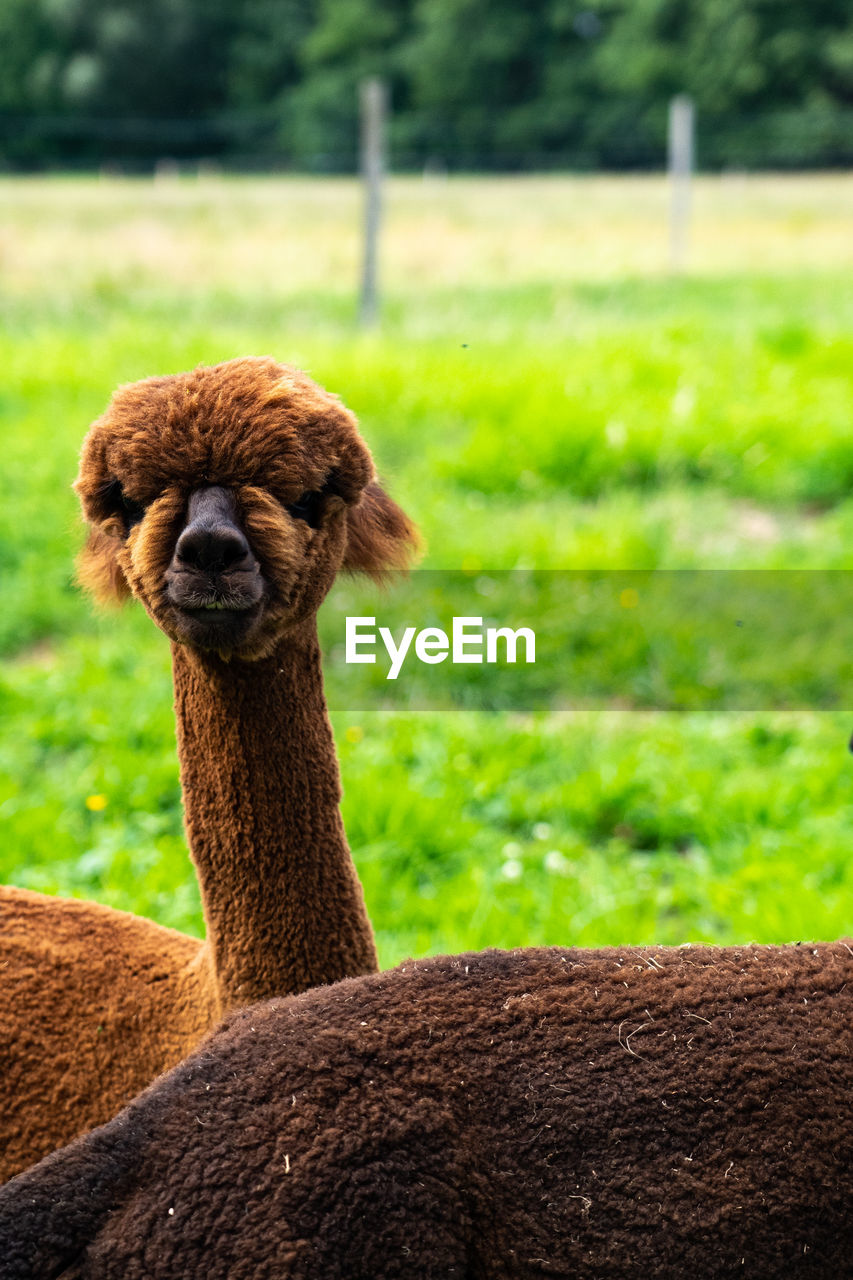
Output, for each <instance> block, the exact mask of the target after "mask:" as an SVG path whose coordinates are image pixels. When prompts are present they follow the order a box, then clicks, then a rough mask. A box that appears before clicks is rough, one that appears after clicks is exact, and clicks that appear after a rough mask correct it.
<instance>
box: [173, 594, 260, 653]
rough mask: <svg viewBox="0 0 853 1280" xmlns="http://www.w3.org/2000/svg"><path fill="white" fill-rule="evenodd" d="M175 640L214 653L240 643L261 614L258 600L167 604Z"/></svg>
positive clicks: (232, 647) (252, 630) (193, 601)
mask: <svg viewBox="0 0 853 1280" xmlns="http://www.w3.org/2000/svg"><path fill="white" fill-rule="evenodd" d="M170 603H171V606H172V618H173V624H172V627H173V630H174V631H175V632H177V635H176V639H179V640H181V641H182V642H183V643H186V644H190V645H192V646H194V647H196V648H199V649H213V650H216V651H218V652H220V653H221V652H224V651H226V650H232V649H236V648H238V647H239V646H240V645H242V644H244V643H245V642H246V640H247V639H248V637H249V636H250V635H251V634H252V633H253V632H254V630H255V627H256V626H257V624H258V622H259V620H260V616H261V614H262V613H263V603H262V601H260V600H240V599H237V600H234V599H231V600H228V599H225V600H223V599H210V600H197V599H192V598H191V600H190V601H188V602H187V603H183V602H179V601H177V600H174V599H173V600H171V601H170Z"/></svg>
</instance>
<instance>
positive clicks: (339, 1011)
mask: <svg viewBox="0 0 853 1280" xmlns="http://www.w3.org/2000/svg"><path fill="white" fill-rule="evenodd" d="M851 1005H853V952H852V951H851V949H850V947H849V946H848V945H847V944H846V943H835V944H821V945H817V946H815V945H808V946H787V947H759V946H746V947H729V948H713V947H699V946H695V947H693V946H691V947H681V948H660V949H655V948H648V947H644V948H624V949H623V948H619V949H612V950H611V949H607V950H601V951H583V950H562V949H557V948H553V949H545V950H530V951H516V952H485V953H483V954H481V955H463V956H454V957H442V958H439V959H434V960H423V961H418V962H415V963H408V964H405V965H403V966H401V967H400V968H398V969H396V970H393V971H392V972H390V973H383V974H376V975H371V976H368V977H362V978H355V979H350V980H347V981H344V982H340V983H337V984H336V985H334V986H331V987H326V988H322V989H320V990H315V991H311V992H308V993H306V994H303V995H300V996H296V997H291V998H289V999H285V1000H275V1001H270V1002H268V1003H266V1004H262V1005H258V1006H256V1007H254V1008H249V1009H245V1010H242V1011H240V1012H239V1013H237V1014H236V1015H234V1016H232V1017H231V1018H229V1019H228V1020H227V1021H226V1022H225V1023H224V1024H223V1026H222V1027H220V1028H219V1029H217V1030H216V1031H215V1032H214V1033H213V1035H212V1036H211V1037H210V1038H209V1039H208V1040H207V1041H206V1042H205V1044H204V1045H203V1046H202V1047H201V1048H200V1049H199V1050H198V1051H197V1052H196V1053H194V1054H193V1056H192V1057H191V1058H189V1059H188V1060H187V1061H186V1062H184V1063H182V1064H181V1065H180V1066H179V1067H177V1068H176V1069H175V1070H174V1071H172V1072H171V1073H170V1074H169V1075H167V1076H164V1077H163V1078H162V1079H161V1080H158V1081H157V1082H156V1083H155V1084H154V1085H153V1086H152V1087H151V1088H150V1089H148V1091H147V1092H146V1093H144V1094H143V1095H142V1096H141V1097H140V1098H138V1099H137V1100H136V1101H134V1102H133V1103H132V1105H131V1106H130V1107H128V1108H127V1109H126V1110H125V1111H124V1112H123V1113H122V1114H121V1115H119V1116H118V1117H116V1118H115V1119H114V1120H112V1121H111V1122H110V1123H109V1124H107V1125H105V1126H104V1127H103V1128H102V1129H99V1130H96V1131H95V1132H94V1133H92V1134H89V1135H86V1136H85V1137H84V1138H82V1139H80V1140H78V1141H77V1142H75V1143H74V1144H73V1145H72V1146H69V1147H68V1148H66V1149H65V1150H64V1151H61V1152H58V1153H55V1154H53V1155H51V1156H49V1157H48V1158H47V1159H46V1160H44V1161H43V1162H42V1163H41V1164H40V1165H38V1166H37V1167H36V1168H34V1169H32V1170H30V1171H29V1172H27V1173H25V1174H22V1175H21V1176H20V1177H19V1178H17V1179H15V1180H14V1181H13V1182H12V1183H10V1184H9V1185H8V1186H7V1187H6V1188H4V1189H3V1190H0V1259H2V1261H1V1262H0V1274H2V1276H3V1280H50V1278H51V1277H57V1276H59V1275H62V1276H63V1277H65V1278H66V1280H70V1278H71V1277H74V1278H75V1280H404V1278H405V1280H450V1278H452V1277H460V1280H461V1278H464V1280H510V1277H511V1278H512V1280H544V1277H546V1276H547V1277H559V1278H560V1280H602V1278H604V1277H606V1278H607V1280H685V1278H686V1277H689V1278H690V1280H720V1277H723V1276H728V1275H738V1276H744V1277H746V1276H748V1277H751V1278H754V1280H759V1278H760V1280H794V1278H795V1277H808V1278H809V1280H849V1278H850V1277H851V1276H853V1116H852V1115H851V1105H850V1099H851V1089H853V1031H852V1030H851V1013H852V1012H853V1008H851Z"/></svg>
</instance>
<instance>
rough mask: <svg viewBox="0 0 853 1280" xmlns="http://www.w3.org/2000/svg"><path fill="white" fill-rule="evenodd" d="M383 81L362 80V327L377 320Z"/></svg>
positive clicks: (383, 111)
mask: <svg viewBox="0 0 853 1280" xmlns="http://www.w3.org/2000/svg"><path fill="white" fill-rule="evenodd" d="M387 97H388V94H387V89H386V86H385V82H384V81H383V80H379V79H378V78H376V77H373V78H371V79H370V80H364V81H362V83H361V85H360V90H359V98H360V106H361V173H362V177H363V179H364V257H363V260H362V273H361V306H360V310H359V317H360V321H361V325H362V327H363V328H365V329H368V328H372V327H373V326H374V325H376V324H377V323H378V321H379V226H380V222H381V218H382V179H383V176H384V173H385V115H386V104H387Z"/></svg>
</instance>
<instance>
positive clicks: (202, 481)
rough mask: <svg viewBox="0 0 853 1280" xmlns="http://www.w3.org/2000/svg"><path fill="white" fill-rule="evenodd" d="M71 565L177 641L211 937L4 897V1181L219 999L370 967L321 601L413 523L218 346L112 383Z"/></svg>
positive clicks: (330, 419) (92, 907)
mask: <svg viewBox="0 0 853 1280" xmlns="http://www.w3.org/2000/svg"><path fill="white" fill-rule="evenodd" d="M75 487H76V489H77V492H78V494H79V496H80V499H81V502H82V506H83V512H84V515H85V518H86V520H87V521H88V522H89V525H90V533H89V538H88V543H87V546H86V548H85V549H84V552H83V554H82V559H81V562H80V578H81V581H82V582H83V584H84V585H85V586H87V587H89V588H90V589H91V590H92V591H93V592H94V593H95V595H96V596H98V597H100V598H101V599H106V598H120V597H123V596H126V595H128V594H130V593H132V594H133V595H135V596H136V597H137V598H138V599H139V600H141V601H142V603H143V605H144V606H145V608H146V609H147V610H148V612H149V614H150V615H151V617H152V618H153V620H154V621H155V623H157V625H158V626H159V627H161V628H162V630H163V631H164V632H165V633H166V635H167V636H168V637H169V639H170V640H171V644H172V659H173V672H174V685H175V708H176V715H177V729H178V753H179V757H180V766H181V782H182V788H183V795H184V807H185V818H186V830H187V836H188V841H189V846H190V851H191V854H192V857H193V860H194V863H195V866H196V869H197V872H198V876H199V880H200V884H201V890H202V899H203V906H204V916H205V923H206V938H207V940H206V942H205V943H204V944H202V943H200V942H199V941H198V940H196V939H194V938H189V937H185V936H184V935H182V934H179V933H177V932H175V931H172V930H167V929H163V928H160V927H158V926H157V925H155V924H153V923H151V922H150V921H148V920H144V919H141V918H139V917H135V916H132V915H128V914H126V913H123V912H119V911H113V910H110V909H109V908H106V907H103V906H99V905H96V904H94V903H89V902H80V901H63V900H61V899H57V898H51V897H45V896H43V895H40V894H36V893H30V892H26V891H23V890H18V889H12V888H9V889H5V890H4V891H3V892H2V895H0V922H1V923H0V982H1V983H2V989H3V999H2V1002H0V1152H2V1154H0V1181H2V1180H5V1178H8V1177H11V1176H12V1174H13V1173H15V1172H17V1171H18V1170H19V1169H22V1168H25V1167H26V1166H27V1165H29V1164H32V1163H33V1162H34V1161H35V1160H37V1159H39V1158H41V1156H42V1155H44V1154H45V1153H47V1152H48V1151H51V1150H54V1149H55V1148H56V1147H58V1146H61V1145H64V1143H66V1142H68V1141H70V1139H71V1138H72V1137H74V1136H75V1135H76V1134H78V1133H80V1132H82V1131H83V1130H85V1129H88V1128H91V1127H92V1126H93V1125H96V1124H100V1123H102V1122H103V1121H105V1120H107V1119H108V1118H109V1117H110V1116H112V1115H114V1114H115V1113H116V1111H117V1110H118V1109H119V1108H120V1107H121V1106H123V1105H124V1104H125V1102H127V1101H128V1100H129V1099H130V1098H132V1097H133V1096H134V1094H136V1093H138V1092H139V1091H140V1089H142V1088H144V1086H145V1085H146V1084H148V1083H149V1082H150V1081H151V1080H153V1079H154V1077H155V1076H157V1075H159V1074H160V1073H161V1072H162V1071H165V1070H166V1069H167V1068H169V1067H171V1066H173V1065H174V1064H175V1063H177V1062H179V1061H180V1060H181V1059H182V1058H183V1057H185V1056H186V1054H187V1053H189V1051H190V1050H191V1049H192V1048H193V1047H194V1046H195V1045H196V1044H197V1043H198V1041H199V1040H200V1039H201V1038H202V1036H203V1035H204V1033H205V1032H206V1031H207V1030H209V1028H210V1027H212V1026H213V1025H214V1024H215V1023H216V1022H217V1021H218V1019H219V1018H220V1017H221V1016H222V1014H224V1013H226V1012H227V1011H228V1010H230V1009H233V1008H236V1007H238V1006H241V1005H245V1004H249V1003H251V1002H254V1001H257V1000H260V999H263V998H267V997H269V996H273V995H284V994H289V993H291V992H299V991H303V990H305V989H307V988H309V987H312V986H316V985H318V984H321V983H328V982H333V981H335V980H337V979H339V978H343V977H347V976H352V975H356V974H361V973H368V972H372V971H374V970H375V969H376V952H375V948H374V943H373V936H372V932H371V929H370V924H369V921H368V919H367V915H366V912H365V908H364V901H363V896H362V892H361V885H360V883H359V881H358V877H357V875H356V871H355V867H354V866H353V863H352V859H351V857H350V852H349V848H348V846H347V842H346V836H345V833H344V830H343V825H342V822H341V817H340V812H339V800H340V781H339V773H338V765H337V759H336V756H335V748H334V741H333V738H332V732H331V727H330V725H329V721H328V717H327V714H326V707H325V701H324V696H323V682H322V674H321V668H320V649H319V644H318V640H317V629H316V612H317V609H318V607H319V605H320V604H321V602H322V600H323V598H324V596H325V594H326V592H327V591H328V589H329V587H330V586H331V584H332V581H333V580H334V578H335V575H336V573H337V572H338V570H339V569H340V568H344V569H346V570H352V571H364V572H367V573H370V574H373V575H374V576H379V575H381V573H382V571H383V570H384V569H386V568H389V567H390V566H393V565H400V564H402V563H403V562H404V561H405V559H406V556H407V553H408V552H409V550H410V549H411V548H412V546H413V543H414V538H415V535H414V530H413V528H412V526H411V525H410V523H409V522H408V520H407V518H406V517H405V516H404V515H403V513H402V512H401V511H400V509H399V508H398V507H396V506H395V504H394V503H393V502H391V500H390V499H389V498H388V497H387V496H386V495H385V494H384V492H383V491H382V489H381V488H380V487H379V485H378V484H377V483H376V481H375V478H374V472H373V464H372V461H371V458H370V454H369V453H368V450H367V448H366V446H365V445H364V443H363V441H362V440H361V438H360V436H359V434H358V431H357V428H356V424H355V419H354V418H353V416H352V415H351V414H350V413H349V412H348V411H347V410H346V409H345V408H344V407H343V405H342V404H341V403H340V402H339V401H338V399H337V398H336V397H334V396H331V395H329V394H328V393H327V392H325V391H323V390H322V389H321V388H320V387H318V386H316V385H315V384H314V383H313V382H311V381H310V379H309V378H307V377H306V376H305V375H304V374H301V373H299V372H297V371H296V370H294V369H290V368H287V367H284V366H281V365H278V364H276V363H275V362H274V361H272V360H271V359H243V360H232V361H229V362H227V363H225V364H221V365H217V366H215V367H213V368H204V367H202V368H199V369H196V370H195V371H194V372H192V373H187V374H181V375H178V376H174V377H165V378H150V379H147V380H146V381H143V382H139V383H136V384H133V385H131V386H126V387H123V388H120V389H119V391H118V392H117V393H116V394H115V396H114V397H113V399H112V401H111V403H110V405H109V407H108V409H107V411H106V413H105V414H104V415H103V417H102V418H100V419H99V420H98V421H97V422H95V423H94V425H93V426H92V428H91V430H90V433H89V435H88V436H87V438H86V440H85V442H84V446H83V452H82V459H81V467H80V474H79V477H78V479H77V482H76V486H75Z"/></svg>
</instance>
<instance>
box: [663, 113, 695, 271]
mask: <svg viewBox="0 0 853 1280" xmlns="http://www.w3.org/2000/svg"><path fill="white" fill-rule="evenodd" d="M693 124H694V113H693V99H692V98H689V97H688V96H687V94H685V93H679V94H677V95H676V97H674V98H673V99H672V101H671V102H670V104H669V133H668V143H669V146H668V153H669V181H670V209H669V263H670V267H671V268H672V270H673V271H681V270H683V268H684V265H685V262H686V260H687V237H688V229H689V224H690V179H691V175H692V173H693Z"/></svg>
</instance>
